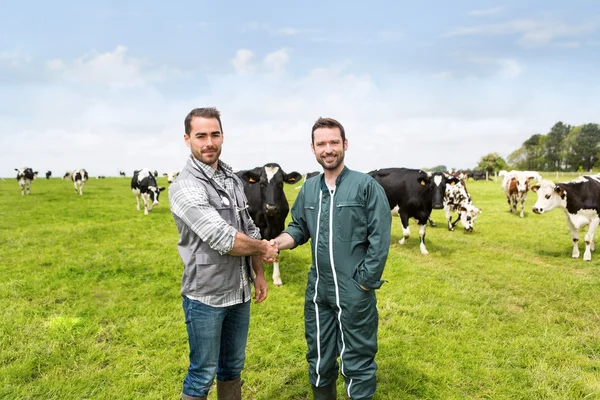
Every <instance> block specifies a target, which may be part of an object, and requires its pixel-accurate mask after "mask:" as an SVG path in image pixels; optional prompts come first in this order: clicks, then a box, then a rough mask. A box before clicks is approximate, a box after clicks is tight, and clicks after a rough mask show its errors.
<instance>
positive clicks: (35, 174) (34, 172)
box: [33, 171, 39, 179]
mask: <svg viewBox="0 0 600 400" xmlns="http://www.w3.org/2000/svg"><path fill="white" fill-rule="evenodd" d="M38 174H39V172H38V171H33V179H37V177H38Z"/></svg>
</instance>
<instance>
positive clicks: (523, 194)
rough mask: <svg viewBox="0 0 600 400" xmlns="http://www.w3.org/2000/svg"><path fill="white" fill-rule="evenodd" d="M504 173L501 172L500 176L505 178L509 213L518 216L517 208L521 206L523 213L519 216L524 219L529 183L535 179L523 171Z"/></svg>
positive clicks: (504, 183)
mask: <svg viewBox="0 0 600 400" xmlns="http://www.w3.org/2000/svg"><path fill="white" fill-rule="evenodd" d="M504 172H505V171H500V176H502V177H503V179H502V189H504V194H505V195H506V201H507V202H508V206H509V211H510V212H511V213H513V212H514V213H515V214H516V213H517V206H518V205H520V206H521V212H520V213H519V216H520V217H521V218H523V217H524V216H525V212H524V208H525V201H526V200H527V192H528V191H529V183H530V182H531V181H532V180H533V179H534V176H533V175H531V174H526V173H525V172H523V171H514V170H513V171H510V172H507V173H504ZM529 172H531V171H529ZM536 174H537V173H536ZM538 175H539V174H538Z"/></svg>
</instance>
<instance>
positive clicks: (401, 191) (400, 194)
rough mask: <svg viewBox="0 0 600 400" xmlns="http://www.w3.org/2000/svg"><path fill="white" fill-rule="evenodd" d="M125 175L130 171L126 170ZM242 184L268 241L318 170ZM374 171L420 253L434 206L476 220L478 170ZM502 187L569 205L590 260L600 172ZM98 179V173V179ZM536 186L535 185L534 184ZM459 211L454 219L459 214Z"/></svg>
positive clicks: (518, 195) (599, 206) (82, 173)
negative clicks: (296, 190)
mask: <svg viewBox="0 0 600 400" xmlns="http://www.w3.org/2000/svg"><path fill="white" fill-rule="evenodd" d="M16 170H17V180H18V181H19V184H20V186H21V194H22V195H24V194H25V192H26V193H27V194H29V193H30V185H31V181H33V180H34V179H35V177H36V176H37V172H34V171H33V170H32V169H31V168H19V169H16ZM119 174H120V175H121V176H124V175H125V174H124V173H123V172H122V171H120V172H119ZM178 174H179V171H178V170H175V171H172V172H169V173H165V174H163V175H164V177H165V178H167V181H168V183H173V182H174V181H175V179H176V178H177V176H178ZM235 174H236V175H237V176H238V177H239V178H240V179H241V180H242V182H243V185H244V187H243V189H244V192H245V193H246V197H247V198H248V211H249V212H250V215H251V217H252V218H253V220H254V222H255V223H256V226H257V227H258V228H259V229H260V231H261V234H262V237H263V238H264V239H267V240H270V239H273V238H275V237H276V236H277V235H279V234H280V233H281V232H282V231H283V229H284V227H285V220H286V218H287V215H288V213H289V204H288V201H287V198H286V196H285V192H284V189H283V184H284V183H288V184H295V183H298V182H300V181H302V180H303V178H304V181H306V180H307V179H313V178H314V177H315V176H318V175H319V174H320V173H319V172H312V173H308V174H306V175H305V176H304V177H303V176H302V175H301V174H299V173H298V172H295V171H294V172H291V173H285V172H284V171H283V169H282V168H281V167H280V166H279V165H278V164H275V163H269V164H266V165H264V166H262V167H256V168H254V169H252V170H244V171H237V172H236V173H235ZM368 174H369V175H370V176H371V177H373V179H375V180H376V181H377V182H378V183H379V184H380V185H381V186H382V187H383V189H384V190H385V193H386V195H387V199H388V202H389V204H390V208H391V212H392V214H393V215H398V216H399V218H400V223H401V225H402V239H401V240H399V242H398V243H399V244H404V243H405V242H406V239H408V238H409V237H410V229H409V220H410V219H411V218H412V219H414V220H416V221H417V223H418V226H419V238H420V245H419V247H420V251H421V253H422V254H425V255H426V254H428V251H427V248H426V245H425V232H426V226H427V223H429V224H430V225H432V226H435V224H434V222H433V221H432V220H431V212H432V210H433V209H443V210H444V212H445V216H446V220H447V227H448V230H449V231H453V230H454V228H455V227H456V225H457V224H458V223H459V222H460V223H461V224H462V225H463V227H464V229H465V231H466V232H472V231H473V229H474V225H473V224H474V221H475V220H476V219H477V217H478V216H479V214H481V213H482V209H481V208H478V207H476V206H475V205H474V204H473V201H472V199H471V196H470V194H469V192H468V191H467V186H466V182H467V180H468V178H469V177H472V178H473V179H476V180H477V179H481V176H482V175H481V174H480V173H478V174H477V175H476V176H477V178H475V175H474V174H470V175H469V174H466V173H464V172H461V171H457V172H433V173H431V172H425V171H422V170H417V169H407V168H385V169H378V170H374V171H371V172H368ZM499 176H500V177H502V189H503V191H504V193H505V195H506V199H507V203H508V205H509V210H510V212H511V213H517V212H518V210H517V208H519V207H520V216H521V217H524V211H523V209H524V204H525V200H526V199H527V193H528V191H529V190H530V189H531V190H532V191H533V192H536V193H537V195H538V200H537V202H536V203H535V205H534V206H533V212H534V213H536V214H543V213H544V212H547V211H550V210H552V209H554V208H560V209H563V210H564V211H565V213H566V215H567V224H568V226H569V230H570V232H571V237H572V240H573V243H574V245H573V253H572V256H573V258H578V257H579V249H578V246H577V245H578V241H579V233H578V230H579V229H581V228H583V227H585V226H589V230H588V232H587V234H586V235H585V244H586V250H585V252H584V256H583V259H584V260H586V261H590V260H591V252H592V251H593V250H594V234H595V231H596V229H597V227H598V224H599V222H600V174H598V175H595V176H582V177H579V178H577V179H576V180H574V181H571V182H566V183H559V184H554V183H553V182H552V181H549V180H543V179H542V177H541V175H540V174H539V173H537V172H535V171H510V172H508V171H501V172H500V173H499ZM50 177H51V172H50V171H48V172H47V173H46V178H48V179H49V178H50ZM157 177H158V172H157V171H151V170H150V169H148V168H144V169H141V170H136V171H134V174H133V177H132V179H131V190H132V192H133V193H134V195H135V196H136V203H137V209H138V210H140V209H141V208H140V198H141V199H142V202H143V205H144V214H148V213H149V211H151V210H152V208H153V207H154V206H156V205H158V204H159V201H158V198H159V196H160V193H161V192H162V191H164V190H165V188H164V187H160V186H159V185H158V184H157V181H156V178H157ZM64 178H65V179H71V180H72V181H73V185H74V188H75V192H76V193H79V194H80V195H83V186H84V184H85V182H86V181H87V180H88V173H87V171H86V170H85V169H76V170H74V171H70V172H68V173H67V174H65V176H64ZM98 178H100V177H98ZM483 179H487V175H486V174H485V173H484V174H483ZM534 181H535V182H537V185H532V182H534ZM455 215H456V219H454V216H455ZM273 282H274V284H276V285H281V284H282V282H281V277H280V272H279V265H278V263H275V264H274V271H273Z"/></svg>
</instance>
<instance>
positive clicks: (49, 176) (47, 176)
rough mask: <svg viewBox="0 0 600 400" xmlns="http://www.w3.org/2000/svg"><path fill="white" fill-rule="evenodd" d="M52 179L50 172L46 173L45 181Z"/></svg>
mask: <svg viewBox="0 0 600 400" xmlns="http://www.w3.org/2000/svg"><path fill="white" fill-rule="evenodd" d="M51 177H52V171H46V179H50V178H51Z"/></svg>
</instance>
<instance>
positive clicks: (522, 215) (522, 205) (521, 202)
mask: <svg viewBox="0 0 600 400" xmlns="http://www.w3.org/2000/svg"><path fill="white" fill-rule="evenodd" d="M526 200H527V193H525V194H524V195H523V196H522V197H520V198H519V203H520V204H521V214H520V216H521V218H523V217H524V216H525V213H524V212H523V209H524V208H525V201H526Z"/></svg>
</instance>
